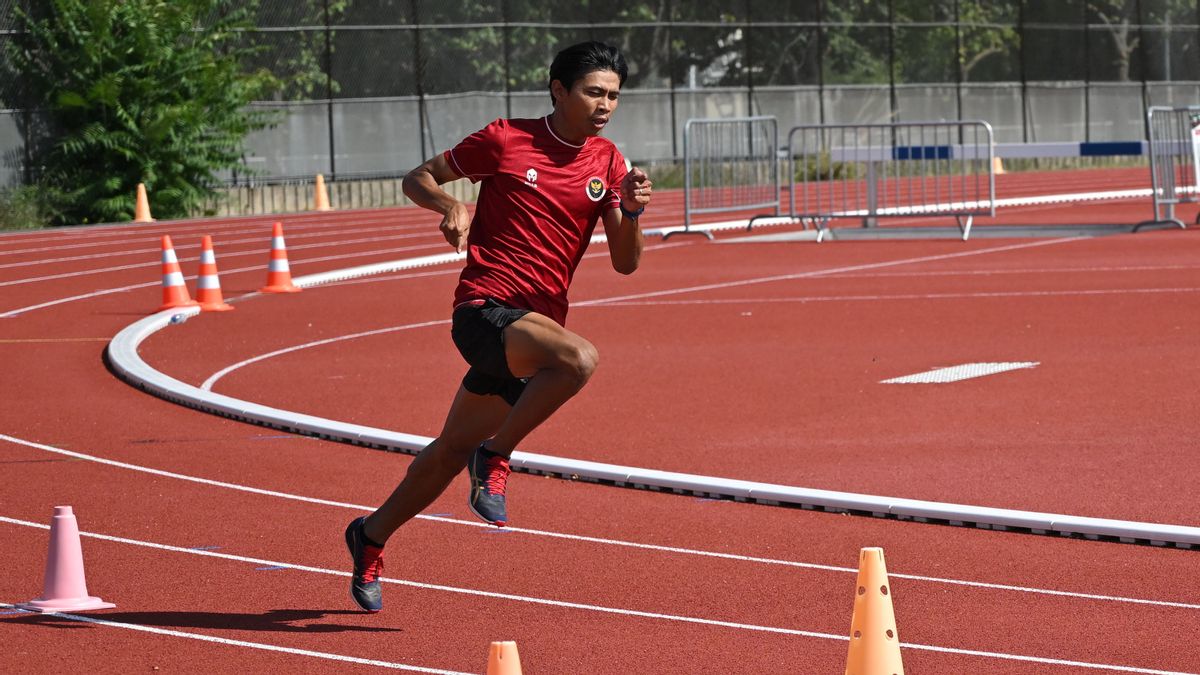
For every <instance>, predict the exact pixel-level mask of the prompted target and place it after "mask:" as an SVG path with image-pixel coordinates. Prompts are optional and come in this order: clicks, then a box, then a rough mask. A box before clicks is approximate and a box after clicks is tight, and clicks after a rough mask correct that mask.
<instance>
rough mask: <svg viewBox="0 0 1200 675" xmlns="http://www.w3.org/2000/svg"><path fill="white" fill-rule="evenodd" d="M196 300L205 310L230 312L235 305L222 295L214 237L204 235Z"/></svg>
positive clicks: (197, 278)
mask: <svg viewBox="0 0 1200 675" xmlns="http://www.w3.org/2000/svg"><path fill="white" fill-rule="evenodd" d="M196 301H197V302H199V303H200V309H201V310H203V311H205V312H228V311H229V310H231V309H233V305H231V304H229V303H227V302H225V299H224V298H222V297H221V280H220V278H219V277H218V276H217V254H216V253H215V252H214V251H213V244H212V237H210V236H209V235H207V234H206V235H204V239H203V240H201V244H200V274H199V275H197V276H196Z"/></svg>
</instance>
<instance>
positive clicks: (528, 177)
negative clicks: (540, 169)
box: [525, 169, 537, 188]
mask: <svg viewBox="0 0 1200 675" xmlns="http://www.w3.org/2000/svg"><path fill="white" fill-rule="evenodd" d="M525 184H526V185H528V186H529V187H531V188H536V187H537V169H526V170H525Z"/></svg>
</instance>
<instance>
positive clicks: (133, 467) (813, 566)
mask: <svg viewBox="0 0 1200 675" xmlns="http://www.w3.org/2000/svg"><path fill="white" fill-rule="evenodd" d="M0 440H3V441H7V442H9V443H12V444H14V445H23V446H25V447H28V448H34V449H37V450H43V451H45V452H50V453H54V454H58V455H63V456H66V457H72V458H74V459H80V460H84V461H88V462H95V463H97V464H103V465H106V466H113V467H117V468H121V469H127V470H130V471H137V472H141V473H148V474H151V475H155V476H162V477H164V478H174V479H177V480H183V481H188V482H192V483H199V484H201V485H208V486H212V487H220V488H225V489H229V490H237V491H239V492H248V493H251V494H257V495H263V496H267V497H276V498H279V499H289V500H293V501H299V502H305V503H309V504H319V505H322V506H332V507H336V508H342V509H349V510H353V511H360V512H371V511H374V510H375V508H374V507H372V506H366V505H362V504H351V503H347V502H338V501H332V500H329V499H319V498H316V497H306V496H303V495H296V494H291V493H287V492H278V491H275V490H266V489H262V488H256V487H250V486H247V485H241V484H238V483H226V482H223V481H217V480H212V479H209V478H199V477H196V476H188V475H185V474H180V473H174V472H171V471H164V470H162V469H153V468H150V467H145V466H141V465H138V464H129V463H127V462H119V461H117V460H112V459H105V458H103V457H96V456H94V455H86V454H83V453H80V452H75V451H73V450H65V449H63V448H56V447H54V446H50V445H45V444H43V443H37V442H35V441H27V440H24V439H20V438H16V437H14V436H9V435H7V434H2V433H0ZM416 517H417V518H418V519H420V520H426V521H432V522H437V523H443V524H449V525H461V526H466V527H474V528H481V529H487V528H491V525H487V524H485V523H481V522H479V521H476V520H458V519H455V518H448V517H444V516H427V515H417V516H416ZM505 529H506V530H508V531H510V532H516V533H521V534H528V535H532V536H537V537H548V538H552V539H563V540H567V541H574V542H581V543H588V544H599V545H604V546H620V547H624V548H632V549H638V550H644V551H655V552H660V553H672V554H680V555H693V556H700V557H705V558H716V559H720V560H731V561H735V562H748V563H756V564H764V565H780V566H784V567H796V568H801V569H810V570H819V571H825V572H842V573H847V574H858V569H857V568H853V567H837V566H834V565H822V564H819V563H808V562H800V561H793V560H781V559H777V558H761V557H756V556H746V555H739V554H736V553H721V552H717V551H704V550H699V549H689V548H682V547H677V546H661V545H658V544H645V543H641V542H634V541H625V540H620V539H606V538H603V537H589V536H586V535H578V534H568V533H562V532H551V531H547V530H532V529H525V528H519V527H506V528H505ZM888 576H891V577H895V578H897V579H913V580H916V581H926V582H930V583H944V584H950V585H954V586H969V587H973V588H986V589H989V590H1000V591H1014V592H1018V593H1031V594H1035V595H1050V596H1057V597H1065V598H1078V599H1082V600H1098V601H1106V602H1122V603H1129V604H1135V605H1153V606H1158V607H1174V608H1179V609H1196V610H1200V604H1193V603H1184V602H1174V601H1169V600H1150V599H1145V598H1129V597H1122V596H1115V595H1099V594H1094V593H1078V592H1073V591H1059V590H1052V589H1043V588H1032V587H1028V586H1012V585H1007V584H995V583H989V582H983V581H968V580H964V579H948V578H939V577H931V576H925V575H914V574H902V573H896V572H890V573H889V574H888Z"/></svg>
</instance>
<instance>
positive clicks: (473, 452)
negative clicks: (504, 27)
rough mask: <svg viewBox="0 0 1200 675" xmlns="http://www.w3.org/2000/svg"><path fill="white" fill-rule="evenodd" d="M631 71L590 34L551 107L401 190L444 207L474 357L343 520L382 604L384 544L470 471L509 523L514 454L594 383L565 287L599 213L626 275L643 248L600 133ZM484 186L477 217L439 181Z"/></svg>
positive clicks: (561, 78)
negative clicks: (392, 470) (425, 433)
mask: <svg viewBox="0 0 1200 675" xmlns="http://www.w3.org/2000/svg"><path fill="white" fill-rule="evenodd" d="M627 74H628V69H627V67H626V64H625V58H624V57H623V56H622V55H621V53H620V52H619V51H618V50H616V49H615V48H613V47H610V46H608V45H606V44H603V43H599V42H585V43H582V44H577V45H574V46H571V47H568V48H566V49H564V50H562V51H561V52H559V53H558V55H557V56H555V58H554V62H553V63H552V64H551V65H550V78H549V79H550V98H551V102H552V104H553V110H552V112H551V113H550V114H549V115H547V116H546V117H542V118H539V119H510V120H505V119H498V120H496V121H494V122H492V123H491V124H489V125H487V126H486V127H484V128H483V129H481V130H479V131H477V132H475V133H474V134H471V135H470V136H468V137H467V138H465V139H463V140H462V142H460V143H459V144H458V145H457V146H455V147H454V148H453V149H452V150H448V151H446V152H445V153H443V154H441V155H437V156H435V157H433V158H432V159H430V160H429V161H427V162H425V163H424V164H422V165H421V166H419V167H417V168H416V169H414V170H413V171H411V172H410V173H409V174H408V175H407V176H406V177H405V178H404V194H406V195H407V196H408V197H409V198H410V199H412V201H413V202H415V203H416V204H418V205H420V206H422V207H424V208H427V209H429V210H431V211H436V212H437V213H439V214H442V216H443V218H442V222H441V231H442V234H443V235H444V236H445V237H446V241H447V242H449V244H450V245H451V246H453V247H454V249H455V250H456V251H459V252H462V251H463V250H464V249H465V250H466V251H467V263H466V267H465V268H464V269H463V271H462V274H461V275H460V277H459V282H458V288H457V290H456V291H455V294H454V313H453V327H452V329H451V336H452V337H453V339H454V344H455V345H456V346H457V347H458V350H459V352H461V353H462V355H463V358H464V359H466V361H467V363H468V364H469V365H470V369H469V370H468V371H467V374H466V376H465V377H463V381H462V385H461V386H460V387H459V388H458V393H457V394H456V395H455V397H454V401H453V403H451V405H450V412H449V414H448V415H447V417H446V422H445V425H444V426H443V427H442V432H441V434H440V435H439V436H438V437H437V438H436V439H434V440H433V442H432V443H430V444H429V445H428V446H426V447H425V449H423V450H422V451H421V452H420V454H418V455H417V457H416V459H414V460H413V461H412V464H410V465H409V467H408V473H407V474H406V475H405V476H404V479H403V480H402V481H401V482H400V484H399V485H398V486H397V487H396V489H395V491H394V492H392V494H391V496H390V497H388V499H387V501H386V502H384V504H383V506H380V507H379V509H378V510H376V511H375V512H374V513H372V514H371V515H369V516H363V517H361V518H357V519H355V520H354V521H352V522H351V523H350V525H349V526H348V527H347V528H346V545H347V547H349V549H350V555H351V557H352V558H353V560H354V575H353V578H352V579H351V583H350V594H351V596H352V597H353V598H354V600H355V602H357V603H358V605H359V606H360V607H362V608H363V609H365V610H367V611H370V612H377V611H379V610H380V609H381V608H382V607H383V596H382V589H381V587H380V583H379V576H380V574H381V572H382V570H383V546H384V544H385V543H387V540H388V538H389V537H391V536H392V533H393V532H395V531H396V530H397V529H398V528H399V527H400V526H401V525H403V524H404V523H405V522H407V521H408V520H409V519H411V518H412V517H413V516H415V515H417V514H418V513H420V512H421V511H422V510H424V509H425V508H426V507H427V506H429V504H430V503H432V502H433V500H435V499H437V497H438V496H439V495H441V494H442V492H443V491H444V490H445V489H446V487H447V486H448V485H449V484H450V481H451V480H453V479H454V477H455V476H457V475H458V474H459V473H460V472H462V470H463V467H464V466H465V467H467V468H468V470H469V471H470V475H471V493H470V496H469V504H470V508H471V511H473V512H474V513H475V515H477V516H479V517H480V518H481V519H483V520H484V521H486V522H489V523H492V524H494V525H497V526H501V527H502V526H504V525H505V524H506V523H507V522H508V515H507V512H506V507H505V484H506V480H507V478H508V474H509V456H510V455H512V452H513V449H514V448H516V446H517V445H518V444H519V443H520V442H521V440H522V439H524V438H525V437H526V436H527V435H528V434H529V433H530V432H532V431H533V430H534V429H535V428H536V427H537V426H538V425H539V424H541V423H542V422H544V421H545V420H546V419H547V418H548V417H550V415H551V414H553V413H554V411H555V410H557V409H558V408H559V406H561V405H562V404H563V403H565V402H566V401H567V400H568V399H570V398H571V397H572V396H574V395H575V394H576V393H577V392H579V390H580V389H581V388H582V387H583V385H584V384H586V383H587V381H588V379H589V378H590V377H591V376H592V372H593V371H594V370H595V368H596V363H597V359H598V355H597V353H596V348H595V347H594V346H592V344H591V343H590V342H588V341H587V340H586V339H584V338H583V337H580V336H579V335H576V334H575V333H572V332H571V331H569V330H567V329H566V328H565V327H564V326H565V324H566V318H567V288H568V286H570V283H571V278H572V276H573V275H574V273H575V268H576V267H577V266H578V265H579V261H580V259H582V258H583V253H584V251H585V250H586V249H587V245H588V241H589V239H590V238H591V236H592V231H593V230H594V229H595V227H596V222H597V221H598V220H602V221H603V222H604V231H605V233H606V234H607V235H608V247H609V256H610V258H611V260H612V266H613V268H614V269H616V271H617V272H620V273H621V274H632V273H633V272H634V271H635V270H636V269H637V268H638V263H639V261H640V259H641V254H642V233H641V229H640V228H639V227H638V222H637V219H638V216H640V215H641V213H642V211H643V210H644V209H645V207H646V204H648V203H649V202H650V195H651V188H652V185H651V181H650V179H649V178H648V177H647V176H646V174H645V173H644V172H642V171H641V170H640V169H636V168H634V169H632V170H629V171H627V170H626V164H625V158H624V157H623V156H622V155H621V153H620V152H619V151H618V150H617V148H616V146H615V145H613V143H612V142H611V141H609V140H607V139H605V138H602V137H600V133H601V132H602V131H603V130H604V127H605V126H606V125H607V124H609V122H610V121H611V119H612V115H613V113H614V112H615V111H616V109H617V101H618V96H619V94H620V90H621V85H622V84H624V83H625V77H626V75H627ZM459 178H468V179H470V180H471V181H472V182H480V181H482V183H483V184H482V185H481V186H480V190H479V198H478V201H477V203H476V208H475V217H474V218H473V219H472V218H471V217H470V216H469V215H468V213H467V208H466V207H465V206H464V205H463V204H462V203H460V202H458V201H457V200H455V199H454V198H453V197H451V196H450V195H449V194H447V193H446V192H445V191H444V190H442V189H441V187H440V186H441V185H442V184H444V183H446V182H448V181H452V180H456V179H459Z"/></svg>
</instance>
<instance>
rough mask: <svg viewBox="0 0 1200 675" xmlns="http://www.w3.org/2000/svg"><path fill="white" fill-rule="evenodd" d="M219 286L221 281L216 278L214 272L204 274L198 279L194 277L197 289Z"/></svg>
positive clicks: (209, 288)
mask: <svg viewBox="0 0 1200 675" xmlns="http://www.w3.org/2000/svg"><path fill="white" fill-rule="evenodd" d="M220 287H221V281H220V279H217V275H215V274H206V275H204V276H202V277H200V278H199V279H196V289H197V290H211V289H214V288H220Z"/></svg>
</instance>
